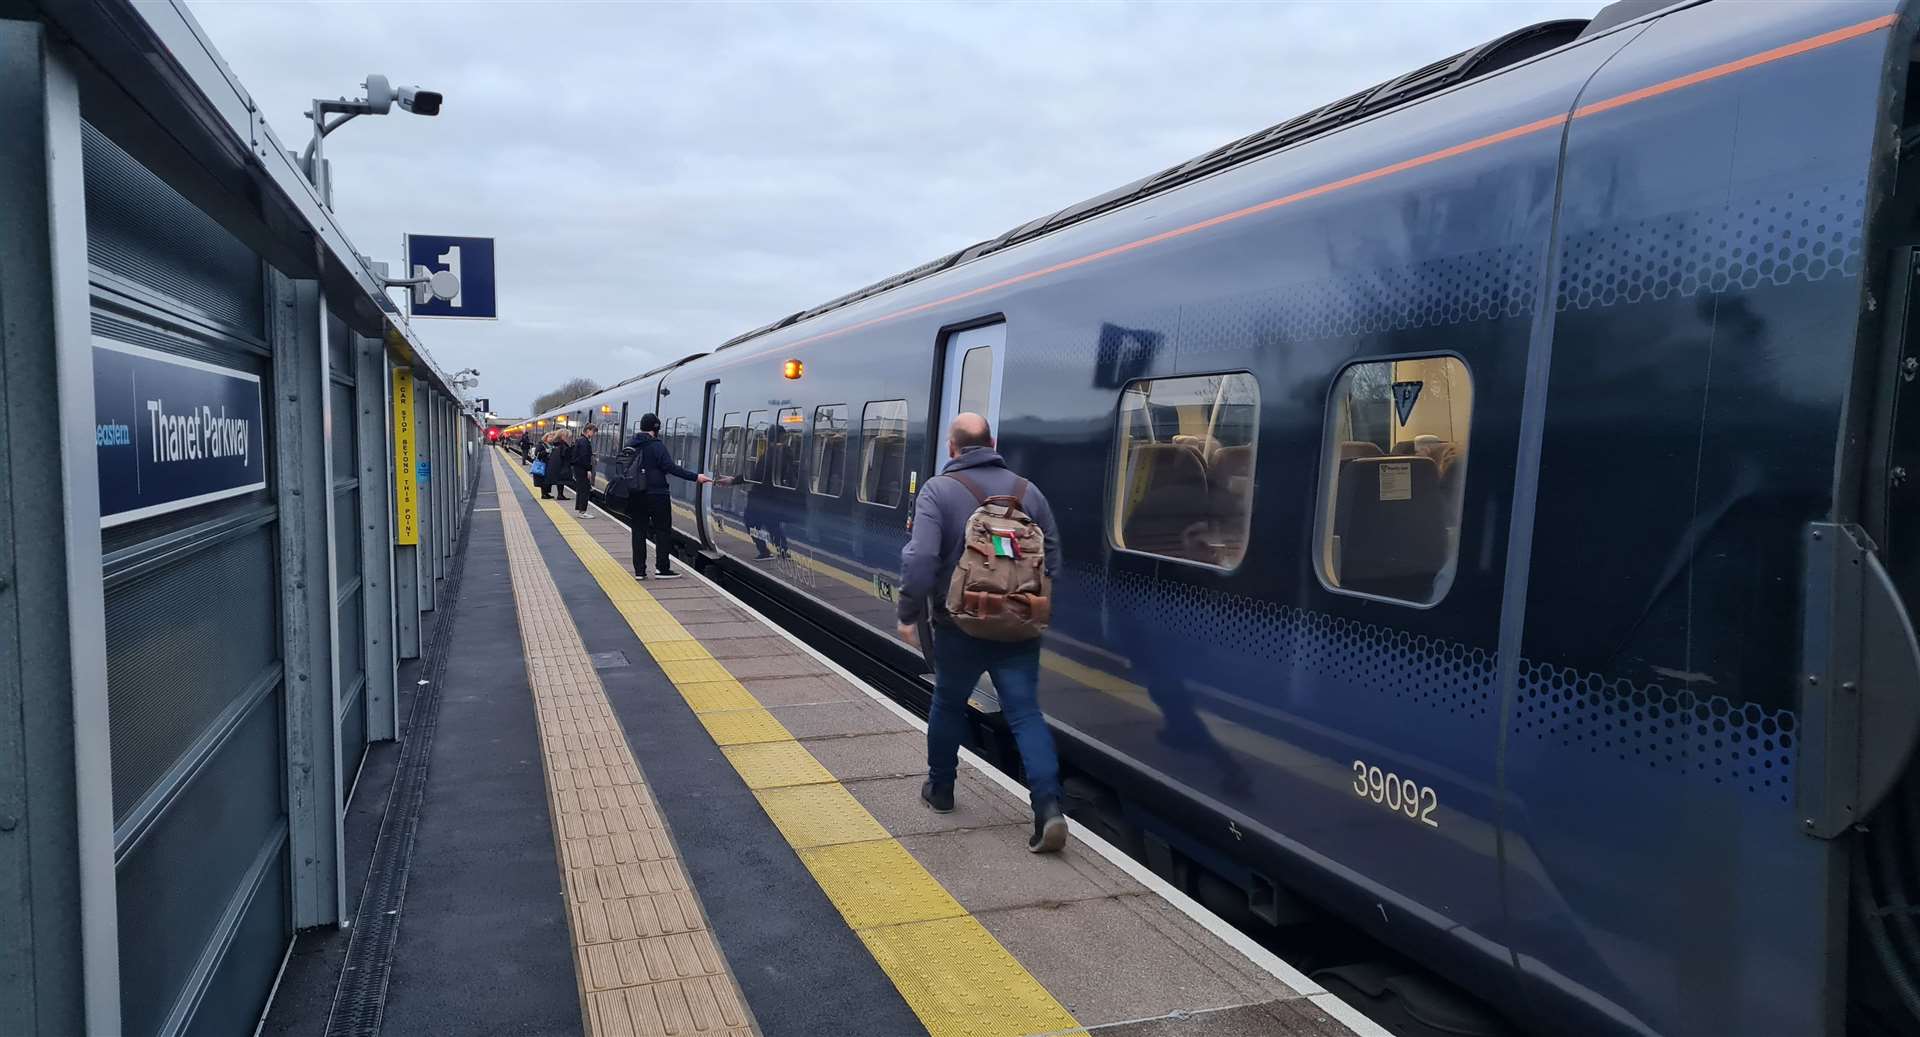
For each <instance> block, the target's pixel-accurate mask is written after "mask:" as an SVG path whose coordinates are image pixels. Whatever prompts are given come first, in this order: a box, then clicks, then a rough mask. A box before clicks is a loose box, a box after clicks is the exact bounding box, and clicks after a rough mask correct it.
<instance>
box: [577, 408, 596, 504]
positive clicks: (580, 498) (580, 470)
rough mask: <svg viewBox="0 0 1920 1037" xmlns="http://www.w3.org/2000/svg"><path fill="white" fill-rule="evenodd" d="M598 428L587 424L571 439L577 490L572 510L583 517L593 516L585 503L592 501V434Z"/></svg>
mask: <svg viewBox="0 0 1920 1037" xmlns="http://www.w3.org/2000/svg"><path fill="white" fill-rule="evenodd" d="M599 430H600V427H599V426H598V425H588V426H587V427H586V428H583V429H581V430H580V436H579V438H577V439H575V440H574V441H573V488H574V489H575V490H576V491H578V492H577V493H576V494H575V499H576V503H575V504H574V506H573V511H574V514H575V515H577V516H578V517H580V518H583V519H587V518H593V517H594V516H593V512H591V511H588V510H587V505H588V504H591V503H592V502H593V434H594V433H595V432H598V431H599Z"/></svg>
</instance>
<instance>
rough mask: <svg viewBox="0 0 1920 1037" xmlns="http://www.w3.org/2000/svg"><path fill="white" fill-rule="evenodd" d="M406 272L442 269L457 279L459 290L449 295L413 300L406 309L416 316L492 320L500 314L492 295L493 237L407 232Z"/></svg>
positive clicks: (425, 273)
mask: <svg viewBox="0 0 1920 1037" xmlns="http://www.w3.org/2000/svg"><path fill="white" fill-rule="evenodd" d="M407 270H408V276H410V277H420V276H424V275H427V274H432V273H437V272H439V271H441V270H445V271H447V272H449V273H451V274H453V276H454V277H457V278H459V279H460V291H459V293H458V294H457V295H455V296H454V297H453V298H451V299H429V300H428V301H426V302H413V301H411V297H409V300H410V302H409V305H410V308H409V310H408V311H407V312H408V313H409V314H410V315H412V316H415V317H468V318H472V319H474V320H493V319H495V318H497V317H499V316H500V312H499V306H498V303H497V300H496V299H495V295H494V277H493V239H492V238H455V237H447V236H445V235H440V234H409V235H407Z"/></svg>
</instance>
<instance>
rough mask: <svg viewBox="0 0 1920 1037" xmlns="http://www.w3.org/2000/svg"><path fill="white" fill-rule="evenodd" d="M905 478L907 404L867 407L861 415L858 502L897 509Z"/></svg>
mask: <svg viewBox="0 0 1920 1037" xmlns="http://www.w3.org/2000/svg"><path fill="white" fill-rule="evenodd" d="M906 474H907V401H905V400H879V401H876V402H874V403H869V404H867V405H866V407H865V409H863V410H861V412H860V499H861V500H863V501H866V502H867V503H868V504H879V505H883V506H885V507H889V508H897V507H899V506H900V493H901V491H902V490H903V489H905V488H906Z"/></svg>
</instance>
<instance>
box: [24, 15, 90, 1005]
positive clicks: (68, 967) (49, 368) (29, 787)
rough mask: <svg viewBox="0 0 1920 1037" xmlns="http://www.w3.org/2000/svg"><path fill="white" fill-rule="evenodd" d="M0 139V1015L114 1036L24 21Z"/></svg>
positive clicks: (63, 264) (44, 206)
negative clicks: (52, 478)
mask: <svg viewBox="0 0 1920 1037" xmlns="http://www.w3.org/2000/svg"><path fill="white" fill-rule="evenodd" d="M0 126H5V127H7V132H5V133H4V134H0V270H4V271H5V275H4V276H0V1006H6V1009H5V1010H6V1012H7V1025H8V1026H19V1027H21V1030H22V1032H27V1033H81V1032H90V1033H116V1032H118V1031H119V1030H120V969H119V931H118V906H117V888H116V885H115V877H114V836H113V821H114V818H113V787H112V765H111V753H110V748H109V745H108V725H107V665H106V653H105V652H104V651H103V646H104V645H105V643H106V605H105V594H104V591H103V588H102V585H101V581H100V571H101V552H100V521H99V516H100V486H99V480H98V476H97V474H96V467H95V462H94V458H93V454H94V449H95V447H94V429H93V426H94V412H93V411H94V399H93V345H92V333H91V328H90V322H89V317H88V287H87V229H86V195H85V189H84V181H83V177H82V171H81V122H80V95H79V89H78V86H77V85H76V83H75V80H74V76H73V73H72V70H71V69H70V67H69V66H68V65H67V64H66V62H65V61H63V60H62V58H61V55H60V53H59V52H58V50H57V49H56V48H55V47H54V46H53V45H52V44H50V43H49V41H48V40H47V37H46V32H45V30H44V29H43V28H42V27H41V26H40V25H38V24H36V23H32V22H19V21H6V20H0ZM49 430H53V431H55V432H56V433H57V434H55V435H52V436H49V435H47V433H48V431H49ZM49 440H51V442H52V443H53V446H54V448H55V449H56V450H57V452H58V458H57V468H56V469H55V470H56V471H57V477H58V479H59V485H58V487H57V488H56V489H57V492H55V493H51V494H50V493H47V492H45V491H46V478H47V475H48V471H49V469H48V461H49V460H50V459H49V457H48V456H47V447H48V442H49ZM24 488H31V489H30V492H22V491H23V489H24Z"/></svg>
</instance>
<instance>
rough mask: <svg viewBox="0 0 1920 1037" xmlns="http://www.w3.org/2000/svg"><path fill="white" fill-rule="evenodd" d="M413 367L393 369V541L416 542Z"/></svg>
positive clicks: (417, 492)
mask: <svg viewBox="0 0 1920 1037" xmlns="http://www.w3.org/2000/svg"><path fill="white" fill-rule="evenodd" d="M413 455H414V443H413V368H411V367H396V368H394V369H393V542H394V543H396V544H400V545H403V546H408V545H414V544H418V543H419V542H420V482H419V480H418V478H417V477H415V475H414V470H413V465H414V456H413Z"/></svg>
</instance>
